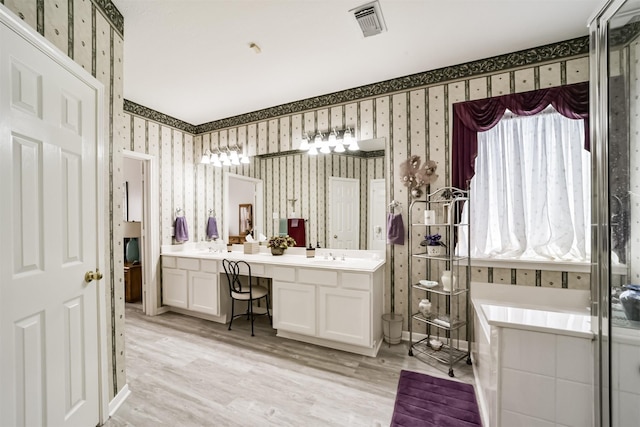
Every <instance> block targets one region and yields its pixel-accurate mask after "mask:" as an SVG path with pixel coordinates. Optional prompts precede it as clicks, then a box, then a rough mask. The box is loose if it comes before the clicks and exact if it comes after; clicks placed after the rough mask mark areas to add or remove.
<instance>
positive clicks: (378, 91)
mask: <svg viewBox="0 0 640 427" xmlns="http://www.w3.org/2000/svg"><path fill="white" fill-rule="evenodd" d="M105 1H108V0H105ZM588 53H589V37H588V36H583V37H578V38H575V39H571V40H566V41H563V42H558V43H552V44H548V45H544V46H539V47H534V48H530V49H525V50H521V51H518V52H513V53H507V54H504V55H498V56H494V57H491V58H486V59H481V60H477V61H471V62H466V63H464V64H459V65H453V66H450V67H444V68H438V69H436V70H431V71H425V72H422V73H417V74H412V75H409V76H404V77H398V78H395V79H391V80H385V81H382V82H379V83H373V84H370V85H365V86H360V87H357V88H353V89H347V90H343V91H340V92H334V93H330V94H327V95H321V96H316V97H313V98H308V99H303V100H301V101H294V102H290V103H287V104H282V105H278V106H275V107H270V108H265V109H263V110H258V111H254V112H250V113H246V114H241V115H238V116H233V117H229V118H226V119H220V120H215V121H212V122H208V123H203V124H201V125H197V126H195V125H191V124H189V123H186V122H184V121H182V120H178V119H175V118H173V117H171V116H168V115H166V114H163V113H160V112H158V111H155V110H152V109H150V108H147V107H144V106H142V105H139V104H136V103H134V102H132V101H128V100H126V99H125V101H124V111H125V112H127V113H132V114H136V115H139V116H142V117H144V118H147V119H150V120H154V121H157V122H160V123H162V124H166V125H168V126H173V127H176V128H178V129H180V130H183V131H185V132H190V133H193V134H195V135H198V134H202V133H206V132H212V131H215V130H219V129H225V128H230V127H235V126H240V125H244V124H247V123H253V122H258V121H262V120H267V119H271V118H274V117H280V116H285V115H290V114H295V113H300V112H302V111H308V110H313V109H317V108H323V107H328V106H331V105H336V104H342V103H346V102H352V101H357V100H360V99H364V98H369V97H373V96H379V95H385V94H389V93H393V92H399V91H404V90H409V89H414V88H417V87H422V86H427V85H434V84H437V83H444V82H448V81H452V80H460V79H464V78H469V77H473V76H479V75H482V74H487V73H495V72H498V71H502V70H508V69H513V68H518V67H524V66H528V65H533V64H538V63H542V62H548V61H553V60H558V59H562V58H569V57H573V56H578V55H584V54H588Z"/></svg>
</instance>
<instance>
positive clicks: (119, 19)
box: [91, 0, 124, 37]
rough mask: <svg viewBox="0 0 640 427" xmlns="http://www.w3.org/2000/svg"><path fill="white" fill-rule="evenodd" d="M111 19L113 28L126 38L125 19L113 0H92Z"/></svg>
mask: <svg viewBox="0 0 640 427" xmlns="http://www.w3.org/2000/svg"><path fill="white" fill-rule="evenodd" d="M91 1H92V2H93V3H94V4H95V5H96V6H97V7H98V8H99V9H100V10H101V11H102V13H103V14H104V16H106V17H107V19H109V21H110V22H111V24H113V27H114V28H115V29H116V30H117V31H118V33H120V35H121V36H122V37H124V17H123V16H122V13H120V11H119V10H118V8H117V7H116V5H115V4H113V2H112V1H111V0H91Z"/></svg>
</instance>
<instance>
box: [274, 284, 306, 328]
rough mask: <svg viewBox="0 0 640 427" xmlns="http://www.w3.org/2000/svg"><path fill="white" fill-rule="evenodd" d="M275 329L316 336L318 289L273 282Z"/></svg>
mask: <svg viewBox="0 0 640 427" xmlns="http://www.w3.org/2000/svg"><path fill="white" fill-rule="evenodd" d="M273 327H274V328H275V329H279V330H280V329H281V330H283V331H289V332H295V333H298V334H304V335H315V334H316V287H315V286H314V285H306V284H299V283H290V282H280V281H276V280H274V281H273Z"/></svg>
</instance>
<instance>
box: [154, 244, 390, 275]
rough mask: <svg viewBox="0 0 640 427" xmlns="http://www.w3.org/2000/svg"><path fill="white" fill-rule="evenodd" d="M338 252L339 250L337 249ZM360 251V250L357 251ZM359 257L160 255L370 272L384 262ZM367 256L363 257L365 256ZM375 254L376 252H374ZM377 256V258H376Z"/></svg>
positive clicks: (206, 252)
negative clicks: (343, 258)
mask: <svg viewBox="0 0 640 427" xmlns="http://www.w3.org/2000/svg"><path fill="white" fill-rule="evenodd" d="M338 252H340V251H338ZM358 252H362V251H358ZM362 255H363V256H359V257H349V256H346V257H345V260H344V261H343V260H342V259H341V257H337V259H335V260H333V259H324V257H323V256H322V255H321V256H316V257H315V258H307V257H306V255H293V254H286V253H285V254H284V255H279V256H273V255H271V253H267V252H261V253H257V254H245V253H244V252H239V251H233V252H210V251H209V250H208V249H194V250H188V251H165V250H163V251H162V256H175V257H181V258H198V259H211V260H220V261H222V260H223V259H231V260H234V261H238V260H242V261H247V262H249V263H258V264H270V265H283V266H290V267H312V268H322V269H332V270H350V271H362V272H368V273H372V272H374V271H376V270H377V269H379V268H380V267H382V266H383V265H384V264H385V260H384V258H381V257H380V256H374V254H367V253H365V254H362ZM367 255H368V257H364V256H367ZM375 255H377V254H375ZM376 258H377V259H376Z"/></svg>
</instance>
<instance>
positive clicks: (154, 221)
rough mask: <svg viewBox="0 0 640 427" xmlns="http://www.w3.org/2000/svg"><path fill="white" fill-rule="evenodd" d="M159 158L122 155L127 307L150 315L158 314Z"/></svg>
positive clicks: (128, 152)
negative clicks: (134, 307)
mask: <svg viewBox="0 0 640 427" xmlns="http://www.w3.org/2000/svg"><path fill="white" fill-rule="evenodd" d="M156 162H157V160H156V158H155V157H154V156H150V155H148V154H142V153H136V152H133V151H124V152H123V172H124V181H125V182H124V200H123V218H122V224H123V230H124V235H123V237H124V241H123V248H124V260H125V262H124V265H125V267H124V268H125V272H124V275H125V280H124V282H125V283H124V286H125V303H126V304H131V305H138V308H139V309H140V310H141V311H142V312H143V313H144V314H147V315H150V316H153V315H156V314H158V312H157V310H158V308H159V307H160V301H159V295H160V293H159V292H158V278H157V270H158V261H159V257H160V253H159V249H158V248H159V245H158V240H159V230H160V223H159V218H160V215H159V213H158V200H157V198H158V177H157V173H156V172H155V170H156Z"/></svg>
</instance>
